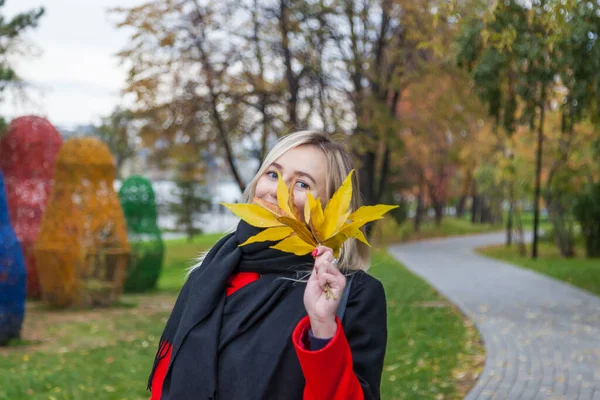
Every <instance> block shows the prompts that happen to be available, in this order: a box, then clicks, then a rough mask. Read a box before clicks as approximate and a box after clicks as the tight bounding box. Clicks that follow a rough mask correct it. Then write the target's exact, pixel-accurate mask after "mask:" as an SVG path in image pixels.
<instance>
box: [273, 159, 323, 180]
mask: <svg viewBox="0 0 600 400" xmlns="http://www.w3.org/2000/svg"><path fill="white" fill-rule="evenodd" d="M271 166H272V167H275V168H277V169H278V170H280V171H281V170H282V169H283V168H282V167H281V165H279V164H277V163H276V162H274V163H273V164H271ZM294 175H298V176H304V177H306V178H308V179H310V180H311V181H312V182H313V183H314V184H315V185H316V184H317V181H315V178H313V177H312V176H311V175H310V174H309V173H308V172H304V171H298V170H295V171H294Z"/></svg>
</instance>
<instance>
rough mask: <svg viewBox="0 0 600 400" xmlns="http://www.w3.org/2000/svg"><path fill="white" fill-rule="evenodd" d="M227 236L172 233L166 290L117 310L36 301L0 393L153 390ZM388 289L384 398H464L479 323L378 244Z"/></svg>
mask: <svg viewBox="0 0 600 400" xmlns="http://www.w3.org/2000/svg"><path fill="white" fill-rule="evenodd" d="M217 238H218V236H214V235H212V236H201V237H198V238H196V239H195V240H194V242H193V243H188V242H187V241H186V240H176V241H168V242H167V254H166V262H165V270H164V271H163V275H162V277H161V279H160V281H159V290H158V291H156V292H153V293H150V294H144V295H127V296H123V298H122V301H121V302H120V303H119V305H118V306H116V307H113V308H111V309H100V310H98V309H96V310H87V311H86V310H79V311H51V310H48V309H47V308H46V307H44V306H43V305H42V304H40V303H29V304H28V311H27V318H26V323H25V327H24V330H23V337H24V340H23V341H21V342H20V343H16V344H14V345H13V346H11V347H8V348H4V349H0V370H1V371H2V373H1V374H0V399H2V400H5V399H8V400H18V399H45V400H53V399H54V400H59V399H91V398H93V399H96V400H102V399H107V400H108V399H115V400H121V399H148V398H149V396H148V393H147V392H146V390H145V387H146V379H147V376H148V372H149V370H150V368H151V365H152V361H153V359H154V354H155V352H156V346H157V342H158V339H159V337H160V334H161V332H162V329H163V327H164V324H165V323H166V319H167V318H168V315H169V312H170V310H171V307H172V305H173V303H174V301H175V298H176V295H177V291H178V290H179V288H180V287H181V284H182V282H183V275H184V272H185V269H186V268H187V267H189V266H191V265H192V264H193V259H194V258H196V257H197V256H198V255H199V253H200V252H201V251H202V250H203V249H206V248H207V247H208V246H210V244H212V243H213V242H214V241H215V240H216V239H217ZM371 272H372V273H373V275H375V276H376V277H378V278H379V279H381V280H382V281H383V283H384V285H385V287H386V293H387V298H388V330H389V342H388V351H387V356H386V363H385V369H384V375H383V380H382V398H383V399H460V398H462V397H463V395H464V394H465V393H466V391H467V390H468V389H469V387H470V385H471V384H472V382H473V379H474V375H473V372H476V371H478V369H480V368H481V367H482V364H483V355H482V354H483V351H482V349H481V346H480V345H479V338H478V335H477V333H476V331H475V330H474V328H473V327H472V326H471V325H470V324H469V323H468V322H465V320H464V319H463V317H462V315H461V314H460V313H459V312H458V311H456V310H455V309H454V308H453V307H451V306H450V305H449V304H448V303H447V302H446V301H445V300H444V299H442V298H441V296H439V295H438V294H437V293H436V292H435V291H434V290H433V289H431V288H430V287H429V286H427V285H426V284H425V283H424V282H423V281H422V280H420V279H419V278H417V277H416V276H414V275H412V274H411V273H409V272H408V271H407V270H406V269H405V268H403V267H402V266H401V265H400V264H398V263H397V262H395V261H394V260H393V259H392V258H391V257H390V256H388V255H387V254H386V253H385V252H382V251H376V252H375V254H374V258H373V267H372V270H371Z"/></svg>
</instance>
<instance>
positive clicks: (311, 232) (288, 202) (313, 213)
mask: <svg viewBox="0 0 600 400" xmlns="http://www.w3.org/2000/svg"><path fill="white" fill-rule="evenodd" d="M353 173H354V170H352V171H350V173H349V174H348V176H347V177H346V179H344V182H343V183H342V185H341V186H340V188H339V189H338V190H337V191H336V192H335V193H334V194H333V196H332V197H331V199H330V200H329V202H328V203H327V205H326V206H325V209H323V207H322V205H321V200H320V199H315V198H314V197H313V195H312V194H311V193H310V192H307V194H306V203H305V205H304V210H297V209H296V206H295V204H294V186H295V184H296V182H294V183H293V184H292V186H291V187H289V188H288V187H287V186H286V185H285V182H284V181H283V179H282V177H281V175H279V178H278V182H277V204H272V203H269V202H266V201H264V200H262V199H258V198H255V199H254V200H253V204H223V205H224V206H226V207H227V208H229V209H230V210H231V211H233V213H234V214H235V215H237V216H238V217H240V218H241V219H243V220H244V221H246V222H247V223H248V224H250V225H252V226H255V227H258V228H267V229H265V230H264V231H262V232H260V233H259V234H257V235H255V236H252V237H251V238H249V239H248V240H247V241H246V242H244V243H242V244H240V246H245V245H247V244H250V243H256V242H263V241H277V240H279V242H278V243H277V244H275V245H274V246H271V248H274V249H278V250H281V251H284V252H287V253H293V254H296V255H306V254H308V253H310V252H311V251H313V250H314V248H315V247H317V246H318V245H319V244H322V245H324V246H327V247H329V248H331V249H332V250H333V252H334V256H335V257H339V254H340V251H341V248H342V245H343V244H344V242H345V241H346V240H347V239H348V238H355V239H357V240H359V241H361V242H363V243H365V244H367V245H369V246H370V244H369V242H368V241H367V238H366V237H365V235H364V234H363V232H362V231H361V230H360V228H361V227H362V226H363V225H364V224H366V223H368V222H372V221H376V220H378V219H381V218H383V214H385V213H387V212H388V211H390V210H393V209H394V208H397V207H398V206H391V205H383V204H378V205H376V206H364V207H360V208H359V209H358V210H356V211H354V212H351V210H350V201H351V199H352V174H353Z"/></svg>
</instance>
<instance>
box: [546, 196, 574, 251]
mask: <svg viewBox="0 0 600 400" xmlns="http://www.w3.org/2000/svg"><path fill="white" fill-rule="evenodd" d="M546 202H547V205H548V216H549V217H550V221H551V222H552V228H553V235H554V242H555V243H556V247H558V249H559V251H560V254H561V255H562V256H563V257H565V258H572V257H574V256H575V237H574V235H573V227H572V223H569V221H567V220H566V219H565V214H566V207H564V206H563V205H562V204H561V203H560V199H558V198H556V197H553V198H548V197H547V198H546Z"/></svg>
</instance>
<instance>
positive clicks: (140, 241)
mask: <svg viewBox="0 0 600 400" xmlns="http://www.w3.org/2000/svg"><path fill="white" fill-rule="evenodd" d="M119 198H120V199H121V206H122V207H123V213H124V214H125V220H126V221H127V234H128V238H129V244H130V246H131V257H130V260H129V266H128V267H127V278H126V279H125V291H126V292H142V291H146V290H150V289H154V288H155V287H156V283H157V282H158V278H159V276H160V271H161V269H162V263H163V254H164V246H163V241H162V237H161V233H160V230H159V229H158V225H157V214H156V203H155V200H154V190H153V189H152V184H151V183H150V181H149V180H148V179H146V178H144V177H141V176H132V177H130V178H128V179H127V180H125V181H124V182H123V185H122V186H121V190H119Z"/></svg>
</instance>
